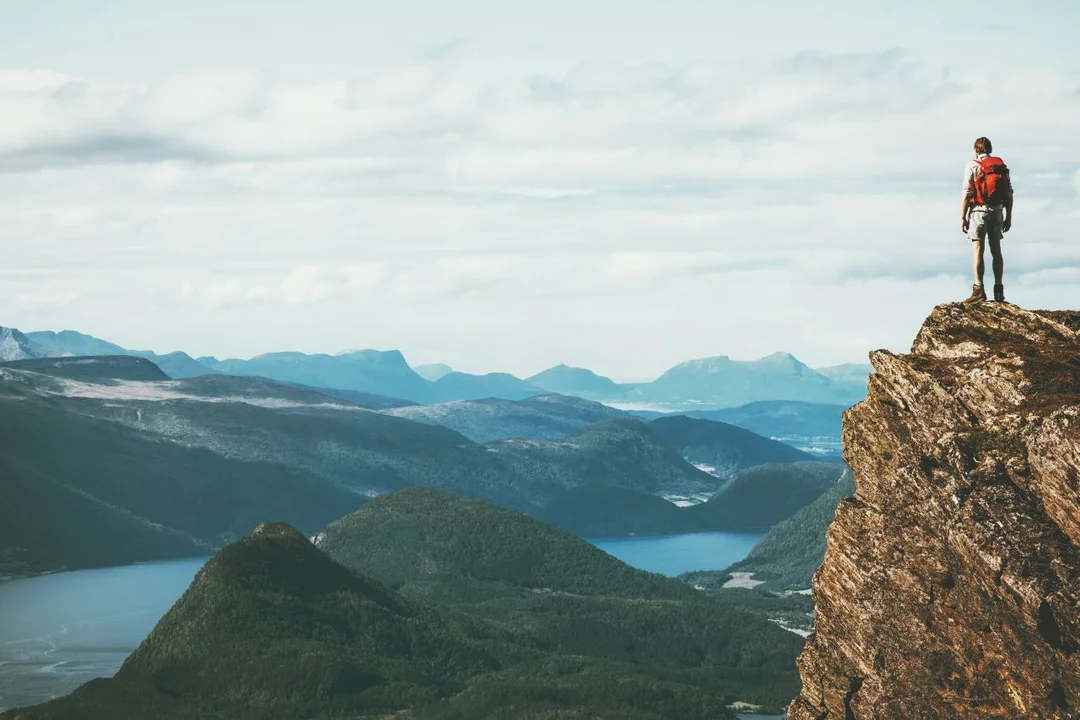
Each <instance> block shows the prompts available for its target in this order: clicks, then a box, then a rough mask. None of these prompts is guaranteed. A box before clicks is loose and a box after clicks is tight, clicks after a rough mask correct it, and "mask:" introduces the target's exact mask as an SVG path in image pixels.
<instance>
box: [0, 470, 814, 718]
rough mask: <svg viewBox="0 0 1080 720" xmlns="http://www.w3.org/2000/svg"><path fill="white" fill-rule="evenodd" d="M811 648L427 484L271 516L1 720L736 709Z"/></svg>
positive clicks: (774, 698) (781, 698)
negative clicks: (338, 509) (127, 647)
mask: <svg viewBox="0 0 1080 720" xmlns="http://www.w3.org/2000/svg"><path fill="white" fill-rule="evenodd" d="M801 645H802V643H801V640H800V639H799V638H796V637H795V636H793V635H791V634H790V633H787V632H785V631H783V630H781V629H780V628H778V627H777V626H776V625H774V624H773V623H770V622H768V621H767V620H765V619H763V618H760V617H757V616H754V615H752V614H749V613H746V612H743V611H741V610H739V609H737V608H733V607H731V606H728V605H725V604H724V603H722V602H719V601H717V600H716V599H715V598H713V597H709V596H706V595H703V594H700V593H697V592H695V591H693V590H691V589H690V588H689V586H687V585H686V584H684V583H682V582H679V581H677V580H672V579H668V578H664V577H661V576H657V575H651V574H649V573H645V572H642V571H639V570H635V569H633V568H630V567H628V566H626V565H624V564H623V563H621V562H619V561H618V560H615V559H614V558H612V557H610V556H608V555H606V554H605V553H603V552H601V551H599V550H597V549H596V548H594V547H592V546H591V545H589V544H588V543H586V542H584V541H582V540H579V539H578V538H576V537H574V536H573V535H570V534H569V533H566V532H563V531H560V530H558V529H557V528H553V527H551V526H548V525H545V524H543V523H539V522H536V521H534V520H531V519H529V518H526V517H524V516H523V515H520V514H518V513H515V512H512V511H509V510H506V509H503V508H499V507H496V506H494V505H491V504H490V503H486V502H482V501H477V500H470V499H466V498H460V497H457V496H454V495H450V494H446V493H440V492H437V491H432V490H421V489H413V490H407V491H403V492H400V493H395V494H393V495H390V496H386V497H383V498H380V499H378V500H376V501H374V502H372V503H371V504H369V505H368V506H366V507H364V508H362V509H361V510H359V511H357V512H356V513H353V514H351V515H348V516H346V517H344V518H342V519H340V520H338V521H336V522H334V523H332V524H330V525H329V526H328V527H327V528H325V529H324V530H323V531H321V532H320V533H318V534H317V535H316V536H315V543H312V542H310V541H309V540H308V539H307V538H305V537H304V536H303V535H302V534H301V533H299V532H297V531H296V530H295V529H293V528H292V527H290V526H289V525H287V524H284V523H262V524H260V525H259V526H257V527H256V528H255V530H254V531H253V532H252V533H251V534H250V535H248V536H247V537H245V538H243V539H241V540H239V541H237V542H235V543H233V544H231V545H229V546H228V547H226V548H225V549H223V550H221V551H220V552H218V553H217V554H216V555H215V556H214V557H213V558H212V559H211V560H210V561H209V562H208V563H207V564H206V566H205V567H203V569H202V570H201V571H200V572H199V573H198V575H197V576H196V578H195V580H194V581H193V582H192V583H191V586H190V587H189V588H188V590H187V591H186V592H185V593H184V595H183V596H182V597H181V598H180V599H179V600H178V601H177V602H176V604H175V605H174V606H173V607H172V609H170V610H169V612H168V613H167V614H166V615H165V617H163V618H162V619H161V620H160V621H159V622H158V624H157V626H156V627H155V628H154V630H153V631H152V632H151V633H150V635H149V636H148V637H147V638H146V639H145V640H144V641H143V643H142V644H141V645H140V646H139V647H138V648H137V649H136V650H135V652H134V653H132V655H131V656H130V657H129V658H128V659H127V661H125V663H124V664H123V666H122V667H121V668H120V670H119V672H118V673H117V674H116V676H115V677H113V678H111V679H103V680H95V681H91V682H90V683H87V684H86V685H84V686H82V687H81V688H79V689H78V690H76V691H75V692H74V693H73V694H71V695H69V696H66V697H63V698H59V699H57V700H53V701H51V702H49V703H46V704H44V705H42V706H38V707H34V708H25V709H20V710H14V711H10V712H8V713H5V714H3V715H0V717H2V718H5V720H8V719H11V718H15V717H23V718H38V717H48V718H54V719H55V720H66V719H67V718H80V719H89V720H95V719H96V718H113V717H156V718H163V719H164V720H168V719H169V718H188V717H205V718H228V717H250V718H260V719H261V718H298V717H312V718H313V717H354V718H360V717H365V718H385V717H395V718H401V719H402V720H451V719H456V720H465V719H469V720H497V719H499V718H510V717H515V718H518V717H520V718H538V719H543V718H550V719H552V720H555V719H557V718H564V719H566V720H578V719H580V720H584V719H585V718H600V719H608V720H615V719H616V718H619V719H623V720H706V719H710V720H711V719H714V718H719V719H724V718H727V719H732V718H734V712H733V710H732V709H731V707H732V706H734V705H735V703H736V702H747V703H751V704H753V705H755V706H758V707H761V708H765V709H771V710H774V711H775V710H779V709H780V708H781V707H782V706H783V705H784V704H785V703H786V702H787V700H788V699H789V698H790V697H792V696H793V695H794V694H795V693H796V692H797V691H798V681H797V674H796V672H795V668H794V662H793V661H794V657H795V655H796V654H797V653H798V651H799V648H800V647H801Z"/></svg>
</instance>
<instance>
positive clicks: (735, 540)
mask: <svg viewBox="0 0 1080 720" xmlns="http://www.w3.org/2000/svg"><path fill="white" fill-rule="evenodd" d="M761 537H762V533H733V532H702V533H682V534H679V535H643V536H638V537H620V538H603V539H592V540H590V541H589V542H591V543H592V544H593V545H595V546H596V547H598V548H600V549H601V550H603V551H604V552H606V553H607V554H609V555H614V556H615V557H617V558H619V559H620V560H622V561H623V562H624V563H626V564H627V565H632V566H634V567H636V568H641V569H642V570H648V571H649V572H655V573H660V574H661V575H668V576H671V577H674V576H676V575H681V574H682V573H685V572H691V571H693V570H723V569H724V568H726V567H728V566H729V565H732V564H733V563H737V562H739V561H740V560H742V559H743V558H745V557H746V556H747V555H748V554H749V553H750V548H752V547H754V544H755V543H757V541H758V540H760V539H761Z"/></svg>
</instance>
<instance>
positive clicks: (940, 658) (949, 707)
mask: <svg viewBox="0 0 1080 720" xmlns="http://www.w3.org/2000/svg"><path fill="white" fill-rule="evenodd" d="M870 359H871V362H872V363H873V366H874V370H875V374H873V375H872V376H871V378H870V384H869V394H868V396H867V399H866V400H865V401H863V402H861V403H859V404H858V405H856V406H855V407H853V408H851V409H850V410H848V411H847V413H845V416H844V431H843V440H844V459H845V460H846V461H847V463H848V464H849V465H850V466H851V468H852V469H853V470H854V472H855V482H856V492H855V495H854V496H853V497H852V498H850V499H848V500H845V501H843V502H842V503H841V504H840V506H839V507H838V509H837V511H836V516H835V519H834V521H833V523H832V525H831V527H830V528H829V532H828V550H827V552H826V556H825V562H824V564H823V565H822V567H821V568H820V569H819V570H818V572H817V573H816V575H815V576H814V600H815V603H816V615H817V618H816V632H815V633H814V634H813V635H811V636H810V638H809V639H808V640H807V643H806V647H805V649H804V651H803V653H802V655H801V656H800V657H799V662H798V664H799V671H800V674H801V676H802V683H803V689H802V694H801V695H800V696H799V697H798V698H797V699H796V700H795V701H794V702H793V703H792V705H791V706H790V708H789V710H788V718H789V719H791V720H891V719H893V718H895V719H897V720H900V719H902V720H923V719H926V720H931V719H932V720H946V719H949V718H956V719H958V720H968V719H970V720H976V719H978V720H987V719H989V718H1009V719H1010V720H1013V719H1016V718H1074V717H1080V605H1078V601H1080V493H1078V475H1080V312H1045V311H1039V312H1035V311H1028V310H1023V309H1020V308H1017V307H1015V306H1011V305H1006V304H1003V303H982V304H979V305H975V306H973V307H968V306H964V305H960V304H950V305H942V306H939V307H937V308H935V309H934V311H933V312H932V313H931V314H930V316H929V318H927V320H926V322H925V323H924V324H923V327H922V329H921V330H920V331H919V334H918V336H917V337H916V339H915V343H914V345H913V346H912V349H911V353H909V354H907V355H894V354H892V353H889V352H886V351H877V352H874V353H871V356H870Z"/></svg>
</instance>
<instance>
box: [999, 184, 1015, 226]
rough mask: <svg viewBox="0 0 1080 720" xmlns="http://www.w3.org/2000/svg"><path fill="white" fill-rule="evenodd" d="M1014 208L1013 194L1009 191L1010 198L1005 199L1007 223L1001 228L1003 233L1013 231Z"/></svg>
mask: <svg viewBox="0 0 1080 720" xmlns="http://www.w3.org/2000/svg"><path fill="white" fill-rule="evenodd" d="M1012 206H1013V193H1012V190H1011V189H1010V190H1009V197H1007V198H1005V223H1004V224H1003V225H1002V226H1001V232H1009V230H1010V229H1012Z"/></svg>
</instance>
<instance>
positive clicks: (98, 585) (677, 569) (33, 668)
mask: <svg viewBox="0 0 1080 720" xmlns="http://www.w3.org/2000/svg"><path fill="white" fill-rule="evenodd" d="M760 537H761V535H760V534H754V533H722V532H711V533H692V534H685V535H654V536H642V537H630V538H614V539H611V538H607V539H603V540H594V541H593V544H594V545H596V546H597V547H599V548H600V549H602V550H604V551H605V552H607V553H609V554H611V555H614V556H615V557H617V558H619V559H620V560H622V561H624V562H626V563H627V564H629V565H633V566H635V567H639V568H641V569H643V570H650V571H652V572H659V573H662V574H664V575H672V576H674V575H678V574H680V573H683V572H687V571H690V570H718V569H722V568H725V567H727V566H728V565H730V564H731V563H734V562H737V561H739V560H741V559H743V558H744V557H746V555H747V553H749V552H750V548H751V547H752V546H753V545H754V543H755V542H757V540H758V539H759V538H760ZM205 562H206V558H193V559H189V560H174V561H167V562H154V563H143V564H139V565H129V566H126V567H115V568H103V569H99V570H79V571H75V572H63V573H56V574H54V575H44V576H41V577H36V578H27V579H23V580H8V581H3V582H0V711H2V710H4V709H8V708H12V707H21V706H24V705H31V704H35V703H40V702H44V701H45V700H48V699H50V698H53V697H59V696H61V695H66V694H67V693H70V692H71V691H73V690H74V689H75V688H77V687H78V686H80V685H82V684H83V683H85V682H87V681H88V680H91V679H93V678H97V677H109V676H111V675H113V674H114V673H115V672H116V671H117V670H118V669H119V667H120V665H121V664H122V663H123V662H124V659H125V658H126V657H127V656H128V655H129V654H130V653H131V652H132V651H133V650H134V649H135V648H136V646H138V644H139V643H140V642H142V641H143V639H144V638H145V637H146V636H147V635H148V634H149V633H150V631H151V630H152V629H153V627H154V625H155V624H156V623H157V621H158V620H159V619H160V618H161V616H162V615H164V614H165V612H166V611H167V610H168V609H169V608H170V607H171V606H172V604H173V603H174V602H176V600H177V598H179V597H180V595H182V594H183V592H184V590H186V589H187V587H188V585H190V584H191V580H192V578H194V576H195V573H196V572H198V570H199V568H200V567H202V565H203V564H204V563H205Z"/></svg>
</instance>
